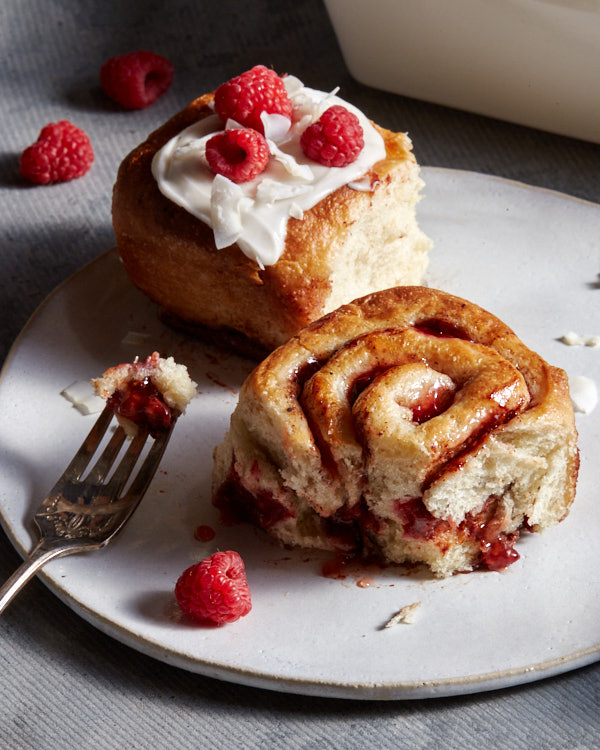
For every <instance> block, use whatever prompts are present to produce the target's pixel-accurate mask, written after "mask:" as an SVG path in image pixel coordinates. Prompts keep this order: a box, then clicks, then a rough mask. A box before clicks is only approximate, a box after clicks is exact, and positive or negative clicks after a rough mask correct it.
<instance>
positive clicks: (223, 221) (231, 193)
mask: <svg viewBox="0 0 600 750" xmlns="http://www.w3.org/2000/svg"><path fill="white" fill-rule="evenodd" d="M253 203H254V201H253V200H252V198H248V197H246V196H245V195H244V192H243V190H242V189H241V188H240V187H239V186H238V185H236V184H235V182H232V181H231V180H229V179H228V178H227V177H224V176H223V175H221V174H216V175H215V177H214V180H213V184H212V190H211V194H210V214H211V220H212V224H213V231H214V233H215V245H216V247H217V249H219V250H220V249H222V248H224V247H229V245H233V243H234V242H236V241H237V240H238V239H239V237H240V235H241V233H242V231H243V229H244V222H243V216H244V214H245V213H246V212H247V211H248V210H249V209H250V208H251V207H252V205H253Z"/></svg>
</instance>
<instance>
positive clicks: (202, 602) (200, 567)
mask: <svg viewBox="0 0 600 750" xmlns="http://www.w3.org/2000/svg"><path fill="white" fill-rule="evenodd" d="M175 598H176V599H177V602H178V604H179V606H180V607H181V609H182V610H183V611H184V612H185V613H186V614H187V615H190V616H192V617H193V618H194V619H196V620H199V621H201V622H206V621H209V622H212V623H215V624H217V625H224V624H225V623H229V622H235V621H236V620H239V619H240V617H244V616H245V615H247V614H248V612H250V610H251V609H252V601H251V598H250V589H249V587H248V581H247V580H246V573H245V570H244V562H243V560H242V558H241V557H240V556H239V555H238V553H237V552H232V551H228V552H215V553H214V554H213V555H211V556H210V557H207V558H206V559H204V560H202V562H199V563H196V564H195V565H192V566H190V567H189V568H188V569H187V570H185V571H184V572H183V573H182V574H181V575H180V577H179V579H178V581H177V583H176V585H175Z"/></svg>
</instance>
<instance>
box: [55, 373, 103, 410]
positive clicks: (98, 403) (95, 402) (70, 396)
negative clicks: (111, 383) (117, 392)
mask: <svg viewBox="0 0 600 750" xmlns="http://www.w3.org/2000/svg"><path fill="white" fill-rule="evenodd" d="M60 395H61V396H63V397H64V398H66V399H67V401H70V402H71V403H72V404H73V406H74V407H75V408H76V409H77V411H79V412H81V414H85V415H87V414H97V413H98V412H101V411H102V409H104V399H103V398H100V396H97V395H96V394H95V392H94V388H93V386H92V384H91V383H90V382H89V380H76V381H75V382H74V383H71V385H68V386H67V387H66V388H65V389H64V390H62V391H61V392H60Z"/></svg>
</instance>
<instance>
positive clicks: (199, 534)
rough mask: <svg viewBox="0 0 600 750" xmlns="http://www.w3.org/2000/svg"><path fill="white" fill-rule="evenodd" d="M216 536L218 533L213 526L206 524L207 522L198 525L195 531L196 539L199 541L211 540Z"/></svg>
mask: <svg viewBox="0 0 600 750" xmlns="http://www.w3.org/2000/svg"><path fill="white" fill-rule="evenodd" d="M215 536H216V533H215V530H214V529H213V527H212V526H206V525H205V524H201V525H200V526H197V527H196V530H195V531H194V539H197V540H198V541H199V542H210V541H212V540H213V539H214V538H215Z"/></svg>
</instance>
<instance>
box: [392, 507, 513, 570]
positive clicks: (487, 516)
mask: <svg viewBox="0 0 600 750" xmlns="http://www.w3.org/2000/svg"><path fill="white" fill-rule="evenodd" d="M497 506H498V499H497V498H495V497H490V498H489V499H488V501H487V502H486V503H485V505H484V506H483V508H482V510H481V511H479V513H477V514H475V515H473V514H471V513H468V514H467V516H466V517H465V520H464V521H462V522H461V523H460V524H459V525H458V526H455V525H454V524H451V523H450V522H449V521H445V520H443V519H440V518H435V516H433V515H432V514H431V513H430V512H429V511H428V510H427V508H426V507H425V505H424V503H423V501H422V500H421V498H411V499H410V500H406V501H404V502H401V501H399V500H398V501H396V504H395V506H394V510H395V512H396V514H397V516H398V519H399V521H400V523H401V524H402V527H403V535H402V536H403V538H404V539H411V540H419V539H422V540H427V541H435V539H436V537H438V536H439V535H441V534H443V533H444V532H455V533H457V534H458V535H459V536H463V537H465V536H466V538H468V539H471V540H473V541H476V542H477V543H478V544H479V548H480V551H481V558H480V564H481V565H483V566H485V567H486V568H487V569H488V570H503V569H504V568H506V567H508V566H509V565H511V563H514V562H516V561H517V560H518V559H519V553H518V552H517V551H516V550H515V549H514V544H515V542H516V541H517V539H518V538H519V532H518V531H515V532H513V533H511V534H507V533H505V532H504V531H502V519H501V518H499V517H498V516H497V515H496V511H497Z"/></svg>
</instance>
